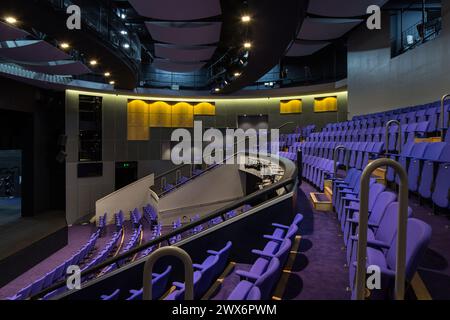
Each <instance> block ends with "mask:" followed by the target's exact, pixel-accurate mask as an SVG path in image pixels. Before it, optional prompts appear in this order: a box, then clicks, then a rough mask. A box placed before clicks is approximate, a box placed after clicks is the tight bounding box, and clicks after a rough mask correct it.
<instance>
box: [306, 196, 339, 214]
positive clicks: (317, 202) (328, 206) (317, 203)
mask: <svg viewBox="0 0 450 320" xmlns="http://www.w3.org/2000/svg"><path fill="white" fill-rule="evenodd" d="M310 197H311V201H312V204H313V207H314V209H315V210H317V211H333V204H332V203H331V198H330V197H328V196H327V195H326V194H325V193H319V192H311V193H310Z"/></svg>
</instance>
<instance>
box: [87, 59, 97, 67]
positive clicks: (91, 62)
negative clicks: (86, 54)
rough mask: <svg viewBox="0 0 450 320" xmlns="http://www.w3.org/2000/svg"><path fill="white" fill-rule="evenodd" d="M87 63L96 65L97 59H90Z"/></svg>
mask: <svg viewBox="0 0 450 320" xmlns="http://www.w3.org/2000/svg"><path fill="white" fill-rule="evenodd" d="M89 64H90V65H91V66H96V65H97V64H98V61H97V60H91V61H89Z"/></svg>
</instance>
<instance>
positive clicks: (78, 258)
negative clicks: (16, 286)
mask: <svg viewBox="0 0 450 320" xmlns="http://www.w3.org/2000/svg"><path fill="white" fill-rule="evenodd" d="M99 236H100V229H99V230H97V231H96V232H95V233H93V234H92V235H91V237H90V239H89V240H88V242H87V243H86V244H85V245H84V246H83V247H82V248H81V249H80V250H78V251H77V252H76V253H75V254H73V255H72V256H71V257H70V258H69V259H67V260H66V261H64V262H63V263H61V264H60V265H58V266H57V267H56V268H54V269H53V270H51V271H50V272H48V273H47V274H45V275H44V276H43V277H41V278H39V279H37V280H36V281H35V282H33V283H31V284H29V285H28V286H26V287H25V288H23V289H21V290H20V291H19V292H18V293H17V294H16V295H14V296H13V297H10V298H8V300H25V299H27V298H29V297H30V296H33V295H35V294H37V293H39V292H40V291H42V290H44V289H46V288H48V287H50V286H51V285H52V284H53V283H55V282H57V281H58V280H60V279H61V278H63V277H64V275H65V272H66V270H67V268H68V267H69V266H71V265H78V264H81V263H82V262H83V261H84V260H85V259H86V258H87V257H88V256H89V255H90V254H91V252H92V251H93V249H94V248H95V244H96V242H97V239H98V238H99Z"/></svg>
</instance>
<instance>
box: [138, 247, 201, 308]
mask: <svg viewBox="0 0 450 320" xmlns="http://www.w3.org/2000/svg"><path fill="white" fill-rule="evenodd" d="M166 256H174V257H177V258H178V259H180V260H181V262H183V264H184V299H185V300H194V267H193V265H192V259H191V257H190V256H189V254H188V253H187V252H186V251H184V250H183V249H180V248H178V247H163V248H160V249H158V250H156V251H155V252H153V253H152V254H151V255H150V256H149V257H148V259H147V261H146V262H145V264H144V276H143V282H144V283H143V287H144V290H143V291H144V292H143V296H142V299H143V300H152V294H153V292H152V287H153V286H152V274H153V267H154V265H155V263H156V261H158V260H159V259H160V258H162V257H166Z"/></svg>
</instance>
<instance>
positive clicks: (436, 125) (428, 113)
mask: <svg viewBox="0 0 450 320" xmlns="http://www.w3.org/2000/svg"><path fill="white" fill-rule="evenodd" d="M444 110H445V113H444V123H445V128H447V127H448V119H449V117H448V115H449V110H450V103H449V102H448V101H446V103H445V107H444ZM389 120H398V121H400V123H401V124H408V123H414V122H421V121H428V122H429V123H430V126H429V128H428V130H429V132H434V131H437V130H440V129H441V128H440V126H441V122H440V121H441V102H440V101H436V102H433V103H430V104H425V105H418V106H414V107H407V108H400V109H395V110H389V111H385V112H378V113H374V114H368V115H361V116H355V117H353V119H352V121H354V122H356V123H357V122H359V123H361V124H363V123H367V124H369V123H378V122H379V121H381V124H382V125H384V124H385V123H386V122H387V121H389Z"/></svg>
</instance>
